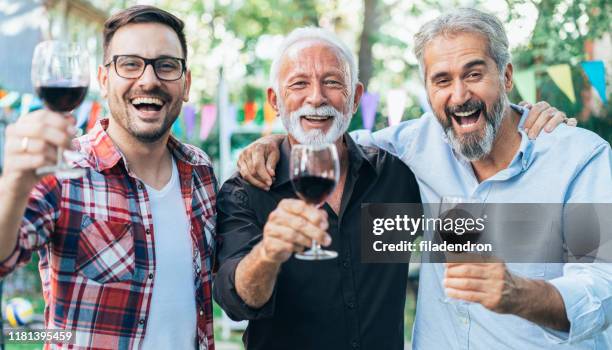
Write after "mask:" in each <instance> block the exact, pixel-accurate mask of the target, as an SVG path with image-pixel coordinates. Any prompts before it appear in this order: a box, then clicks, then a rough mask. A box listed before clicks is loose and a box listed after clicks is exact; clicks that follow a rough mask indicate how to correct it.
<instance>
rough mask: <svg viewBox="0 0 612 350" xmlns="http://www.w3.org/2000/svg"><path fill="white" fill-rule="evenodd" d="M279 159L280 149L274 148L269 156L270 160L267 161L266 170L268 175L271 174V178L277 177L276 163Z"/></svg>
mask: <svg viewBox="0 0 612 350" xmlns="http://www.w3.org/2000/svg"><path fill="white" fill-rule="evenodd" d="M279 158H280V152H279V151H278V148H276V147H274V148H273V149H272V151H271V152H270V154H269V155H268V159H266V168H267V169H268V174H270V176H274V175H275V173H276V172H275V171H274V169H275V168H276V163H278V160H279Z"/></svg>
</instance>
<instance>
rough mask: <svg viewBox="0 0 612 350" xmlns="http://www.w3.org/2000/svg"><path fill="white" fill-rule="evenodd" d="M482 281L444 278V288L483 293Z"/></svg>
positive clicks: (483, 285) (484, 289)
mask: <svg viewBox="0 0 612 350" xmlns="http://www.w3.org/2000/svg"><path fill="white" fill-rule="evenodd" d="M484 281H485V280H483V279H478V278H445V279H444V287H445V288H452V289H457V290H471V291H475V292H485V291H486V288H485V284H484Z"/></svg>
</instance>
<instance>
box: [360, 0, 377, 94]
mask: <svg viewBox="0 0 612 350" xmlns="http://www.w3.org/2000/svg"><path fill="white" fill-rule="evenodd" d="M363 7H364V13H363V31H362V32H361V37H360V39H359V78H360V79H359V80H360V81H361V82H362V83H363V86H364V87H365V88H366V91H367V89H368V84H369V83H370V78H372V71H373V62H372V44H373V38H372V36H373V33H374V31H375V30H376V25H377V20H378V13H377V11H376V0H364V2H363Z"/></svg>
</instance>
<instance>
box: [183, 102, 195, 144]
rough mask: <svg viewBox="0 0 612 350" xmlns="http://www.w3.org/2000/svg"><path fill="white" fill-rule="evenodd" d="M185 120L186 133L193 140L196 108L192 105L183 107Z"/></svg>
mask: <svg viewBox="0 0 612 350" xmlns="http://www.w3.org/2000/svg"><path fill="white" fill-rule="evenodd" d="M183 120H184V122H185V133H186V134H187V139H188V140H191V139H192V138H193V130H194V129H195V122H196V109H195V107H194V106H192V105H185V106H184V107H183Z"/></svg>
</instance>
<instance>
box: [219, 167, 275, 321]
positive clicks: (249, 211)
mask: <svg viewBox="0 0 612 350" xmlns="http://www.w3.org/2000/svg"><path fill="white" fill-rule="evenodd" d="M217 234H218V235H220V237H221V239H220V242H221V244H220V246H219V247H218V250H217V259H218V261H219V264H220V267H219V270H218V271H217V275H216V277H215V282H214V284H213V296H214V299H215V301H216V302H217V303H218V304H219V305H220V306H221V308H222V309H223V310H225V312H226V313H227V315H228V316H229V317H230V318H231V319H233V320H256V319H262V318H267V317H270V316H272V315H273V313H274V305H275V295H276V292H274V293H273V294H272V297H271V298H270V300H268V302H267V303H266V304H265V305H264V306H262V307H261V308H258V309H254V308H252V307H250V306H249V305H247V304H246V303H245V302H244V301H243V300H242V298H241V297H240V295H238V292H237V291H236V283H235V279H234V278H235V274H236V268H237V267H238V264H239V263H240V261H241V260H242V259H243V258H244V257H245V256H246V255H247V254H248V253H249V252H250V251H251V250H252V249H253V247H254V246H255V245H256V244H257V243H258V242H259V241H261V238H262V227H261V224H260V223H259V221H258V220H257V216H256V214H255V211H254V207H253V205H251V203H250V200H249V196H248V192H247V191H246V190H245V188H244V184H243V183H242V181H240V180H239V179H238V178H232V179H230V180H228V181H227V182H225V183H224V184H223V186H222V187H221V190H220V191H219V194H218V196H217Z"/></svg>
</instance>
